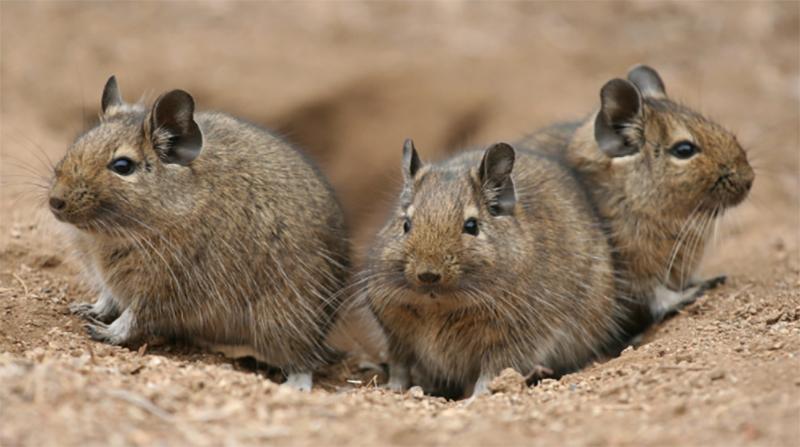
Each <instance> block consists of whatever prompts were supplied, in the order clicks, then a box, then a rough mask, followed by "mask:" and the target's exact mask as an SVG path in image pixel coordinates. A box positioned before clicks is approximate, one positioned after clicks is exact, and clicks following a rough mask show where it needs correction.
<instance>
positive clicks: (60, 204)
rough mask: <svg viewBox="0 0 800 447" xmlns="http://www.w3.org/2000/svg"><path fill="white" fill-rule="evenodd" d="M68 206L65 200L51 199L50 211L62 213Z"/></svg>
mask: <svg viewBox="0 0 800 447" xmlns="http://www.w3.org/2000/svg"><path fill="white" fill-rule="evenodd" d="M66 206H67V202H65V201H64V199H60V198H58V197H50V209H51V210H53V211H62V210H63V209H64V207H66Z"/></svg>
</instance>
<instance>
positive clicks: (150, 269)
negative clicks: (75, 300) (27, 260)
mask: <svg viewBox="0 0 800 447" xmlns="http://www.w3.org/2000/svg"><path fill="white" fill-rule="evenodd" d="M101 105H102V115H101V119H100V122H99V124H98V125H97V126H96V127H94V128H92V129H91V130H89V131H88V132H86V133H84V134H83V135H81V136H80V137H78V138H77V140H76V141H75V142H74V143H73V144H72V145H71V146H70V147H69V149H68V150H67V153H66V155H65V156H64V158H63V159H62V160H61V161H60V162H59V163H58V164H57V166H56V167H55V173H54V178H53V180H52V184H51V188H50V198H49V204H50V209H51V210H52V213H53V214H54V215H55V217H56V218H57V219H58V220H59V221H62V222H66V223H68V224H71V225H69V226H67V228H68V229H69V230H70V231H69V233H70V234H71V236H72V239H73V241H74V245H75V248H76V249H77V252H78V253H79V254H80V256H81V258H82V260H83V261H84V264H85V267H86V272H87V273H88V276H89V279H90V280H91V281H93V283H94V284H95V285H96V286H97V288H98V289H99V292H100V296H99V299H98V300H97V302H95V303H93V304H79V305H74V306H72V310H73V312H75V313H77V314H80V315H82V316H84V317H85V318H87V320H88V322H87V324H86V328H87V330H88V332H89V334H90V335H91V337H92V338H93V339H95V340H100V341H104V342H107V343H111V344H126V345H127V344H134V343H137V342H141V341H146V340H147V339H150V338H166V339H182V340H186V341H189V342H193V343H196V344H198V345H201V346H206V347H210V348H212V349H214V350H218V351H222V352H224V353H227V354H229V355H232V356H236V357H238V356H248V355H251V356H253V357H255V358H257V359H258V360H261V361H263V362H266V363H268V364H270V365H272V366H275V367H279V368H281V369H282V370H283V371H284V372H285V373H286V374H287V375H288V379H287V383H289V384H290V385H293V386H295V387H297V388H300V389H309V388H310V387H311V385H312V372H313V371H314V370H315V369H316V368H318V367H319V366H320V365H322V364H324V363H326V362H328V361H330V360H331V359H332V357H333V356H334V354H335V351H334V350H333V349H332V348H330V347H329V346H328V344H327V343H326V342H325V337H326V335H327V333H328V330H329V328H330V326H331V324H332V322H333V320H334V318H335V317H336V313H337V310H338V308H339V304H340V300H341V293H339V292H340V290H341V289H342V287H343V284H344V283H345V282H346V281H347V279H348V278H347V275H348V271H349V263H350V261H349V259H350V258H349V242H348V240H347V237H346V236H347V235H346V231H345V226H344V221H343V213H342V210H341V209H340V206H339V204H338V202H337V200H336V198H335V197H334V194H333V191H332V189H331V188H330V187H329V186H328V184H327V183H326V181H325V179H324V178H323V176H322V175H321V173H320V172H319V171H318V170H317V169H316V168H315V167H313V166H312V164H311V163H310V162H309V161H308V160H306V159H305V158H304V156H303V155H301V154H300V153H299V152H298V151H296V150H294V149H293V148H292V147H290V146H289V145H288V144H287V143H285V142H284V141H282V140H280V139H279V138H277V137H275V136H273V135H271V134H270V133H268V132H267V131H265V130H263V129H261V128H259V127H256V126H254V125H252V124H249V123H245V122H243V121H240V120H238V119H236V118H233V117H231V116H229V115H226V114H222V113H210V112H203V113H195V112H194V100H193V99H192V97H191V96H190V95H189V94H188V93H186V92H185V91H182V90H172V91H170V92H168V93H165V94H163V95H161V96H160V97H159V98H158V99H157V100H156V101H155V103H154V104H153V106H152V108H151V109H150V110H146V108H145V107H144V106H143V105H142V104H126V103H124V102H123V101H122V98H121V96H120V93H119V89H118V87H117V82H116V79H115V78H114V77H113V76H112V77H111V78H110V79H109V80H108V82H107V83H106V86H105V88H104V90H103V95H102V102H101Z"/></svg>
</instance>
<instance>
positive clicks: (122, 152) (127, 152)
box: [111, 143, 141, 163]
mask: <svg viewBox="0 0 800 447" xmlns="http://www.w3.org/2000/svg"><path fill="white" fill-rule="evenodd" d="M120 157H127V158H130V159H131V160H133V161H135V162H137V163H139V162H140V161H141V159H140V157H139V151H137V150H136V149H135V148H133V147H132V146H131V145H129V144H127V143H123V144H121V145H119V146H118V147H117V148H116V149H115V150H114V152H113V153H112V154H111V160H114V159H117V158H120Z"/></svg>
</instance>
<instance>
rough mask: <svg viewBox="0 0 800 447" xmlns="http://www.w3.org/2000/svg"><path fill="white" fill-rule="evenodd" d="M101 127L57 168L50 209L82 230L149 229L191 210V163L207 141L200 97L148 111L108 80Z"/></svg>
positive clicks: (174, 99)
mask: <svg viewBox="0 0 800 447" xmlns="http://www.w3.org/2000/svg"><path fill="white" fill-rule="evenodd" d="M101 106H102V115H101V117H100V123H99V124H98V125H97V126H96V127H94V128H93V129H91V130H89V131H88V132H86V133H84V134H83V135H81V136H80V137H78V139H77V140H76V141H75V142H74V143H73V144H72V145H71V146H70V147H69V149H68V150H67V153H66V155H65V156H64V158H63V159H62V160H61V161H59V162H58V164H57V165H56V167H55V172H54V177H53V180H52V182H51V186H50V198H49V204H50V210H51V211H52V213H53V214H54V215H55V217H56V218H57V219H58V220H60V221H63V222H68V223H71V224H73V225H75V226H76V227H78V228H81V229H83V230H91V231H101V232H102V231H109V230H111V229H113V228H119V227H126V226H128V227H129V226H135V225H141V226H148V225H149V224H148V223H150V224H156V223H157V222H158V220H159V219H161V220H169V219H172V218H174V217H175V216H176V215H180V214H181V213H182V212H185V211H186V210H188V209H190V208H191V206H192V203H191V202H192V201H191V197H190V195H191V185H190V181H189V180H188V177H189V176H190V175H191V172H190V171H191V169H190V167H189V166H190V164H191V163H192V161H194V159H195V158H196V157H197V156H198V155H199V154H200V151H201V148H202V144H203V136H202V134H201V132H200V128H199V127H198V126H197V123H196V122H195V121H194V117H193V114H194V100H193V99H192V97H191V96H190V95H189V94H188V93H186V92H184V91H182V90H173V91H170V92H168V93H165V94H163V95H161V96H160V97H159V98H158V99H157V100H156V102H155V103H154V104H153V107H152V109H151V110H150V111H149V112H148V111H146V110H145V108H144V106H142V105H141V104H136V105H129V104H126V103H124V102H123V101H122V97H121V96H120V92H119V88H118V87H117V81H116V79H115V77H114V76H112V77H111V78H109V80H108V82H107V83H106V85H105V88H104V89H103V95H102V99H101Z"/></svg>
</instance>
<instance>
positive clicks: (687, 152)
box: [669, 141, 700, 160]
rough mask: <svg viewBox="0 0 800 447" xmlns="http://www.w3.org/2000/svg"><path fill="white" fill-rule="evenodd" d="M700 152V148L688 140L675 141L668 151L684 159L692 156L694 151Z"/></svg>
mask: <svg viewBox="0 0 800 447" xmlns="http://www.w3.org/2000/svg"><path fill="white" fill-rule="evenodd" d="M698 152H700V149H699V148H698V147H697V146H695V145H694V144H693V143H690V142H688V141H681V142H678V143H675V145H673V146H672V147H671V148H670V149H669V153H670V154H671V155H672V156H673V157H675V158H679V159H681V160H686V159H687V158H692V157H693V156H694V155H695V154H696V153H698Z"/></svg>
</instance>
